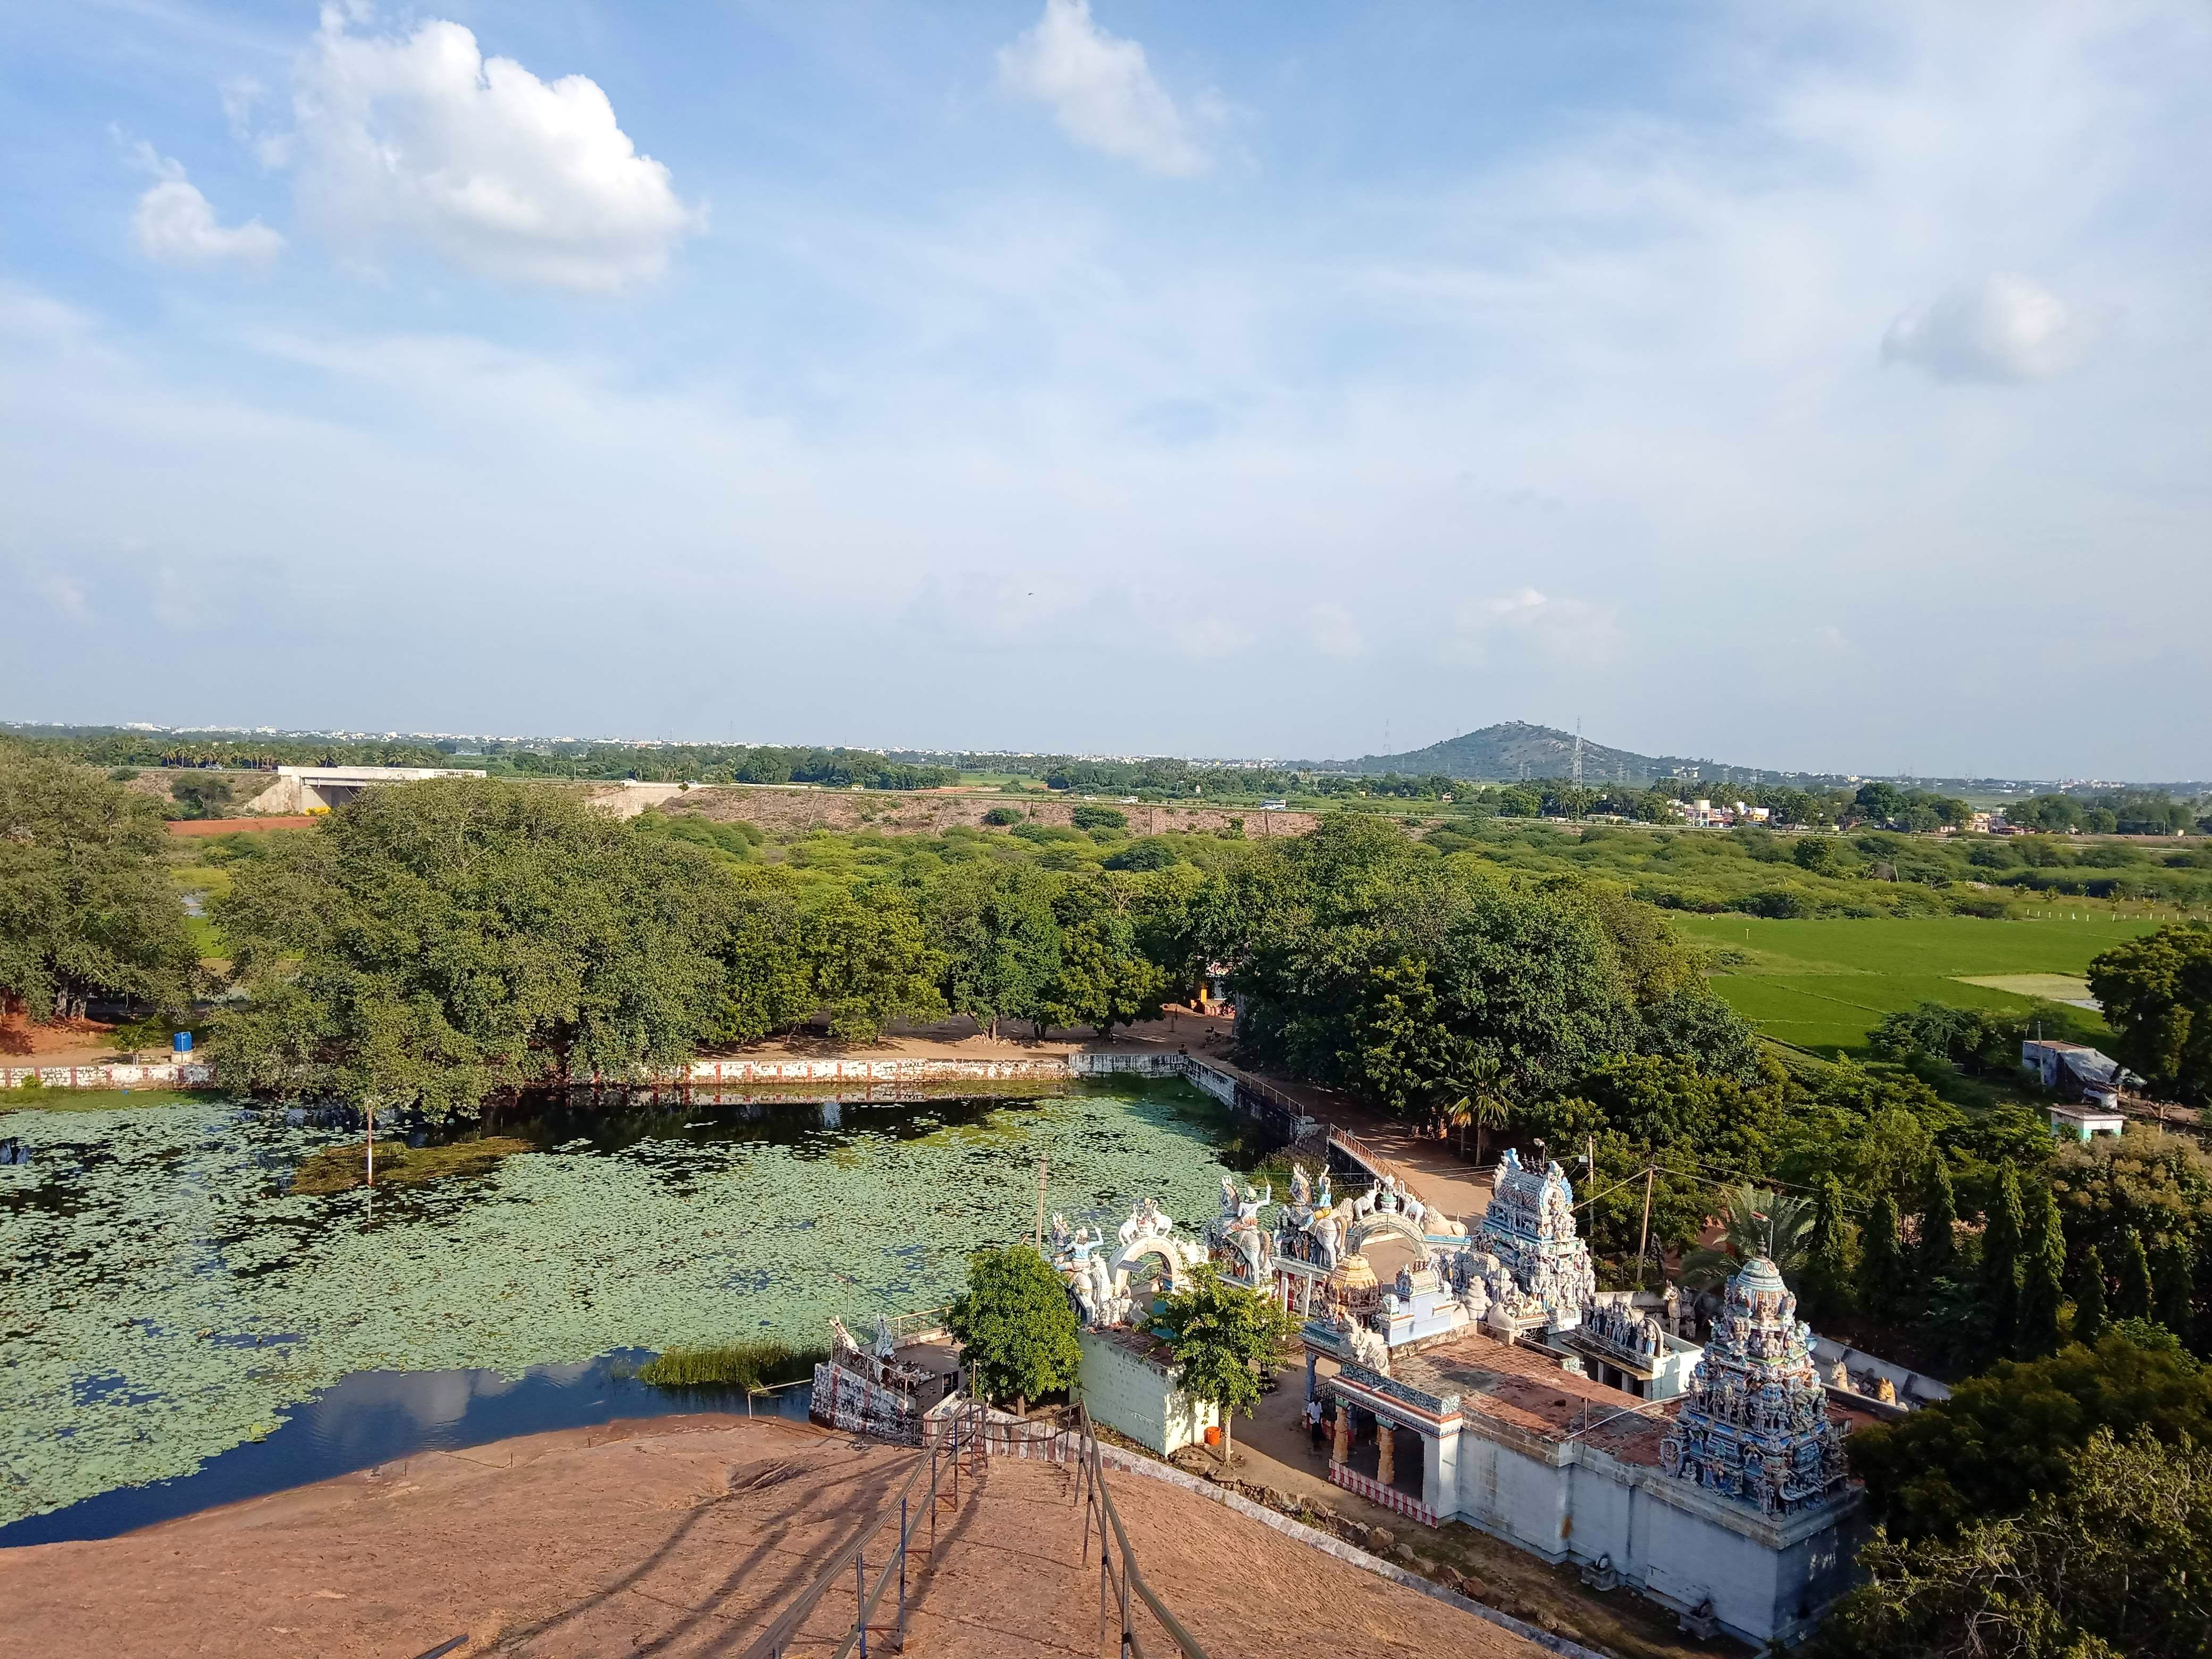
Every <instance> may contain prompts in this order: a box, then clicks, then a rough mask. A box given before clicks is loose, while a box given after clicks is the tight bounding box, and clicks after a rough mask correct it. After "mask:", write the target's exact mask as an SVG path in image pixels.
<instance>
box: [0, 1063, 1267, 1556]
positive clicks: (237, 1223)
mask: <svg viewBox="0 0 2212 1659" xmlns="http://www.w3.org/2000/svg"><path fill="white" fill-rule="evenodd" d="M935 1104H936V1105H937V1106H938V1107H940V1108H941V1106H942V1104H943V1103H935ZM694 1110H695V1111H696V1107H695V1108H694ZM793 1110H802V1109H800V1108H798V1107H794V1108H793ZM921 1110H922V1109H921V1108H919V1107H915V1106H873V1105H871V1106H859V1105H848V1107H847V1108H846V1109H844V1110H843V1111H842V1114H836V1115H829V1114H823V1115H822V1117H823V1118H825V1119H826V1118H829V1117H832V1116H834V1117H835V1120H836V1127H811V1128H806V1129H804V1130H803V1131H801V1132H799V1133H796V1134H795V1135H794V1134H793V1133H788V1125H786V1126H785V1128H786V1131H787V1132H786V1133H781V1135H780V1137H778V1138H774V1139H771V1138H769V1132H768V1130H767V1129H766V1128H763V1130H762V1131H761V1132H760V1134H761V1138H759V1139H752V1138H749V1132H748V1129H747V1128H746V1127H744V1126H738V1127H737V1128H736V1129H735V1132H734V1133H733V1132H732V1126H731V1125H729V1124H728V1123H727V1122H722V1123H719V1124H716V1125H714V1127H699V1126H698V1125H696V1124H695V1125H691V1126H687V1125H685V1124H684V1121H682V1120H681V1119H680V1118H671V1120H669V1121H668V1127H667V1129H666V1131H665V1133H647V1134H645V1135H644V1136H642V1137H641V1138H638V1137H635V1135H634V1134H633V1135H631V1136H629V1137H628V1138H626V1139H625V1143H624V1144H623V1145H621V1146H619V1147H618V1148H617V1149H616V1150H611V1151H610V1150H599V1147H598V1143H596V1142H592V1141H589V1140H586V1141H585V1142H583V1143H581V1144H579V1143H578V1142H576V1141H570V1142H568V1143H567V1144H565V1145H564V1146H562V1148H561V1149H560V1151H559V1152H558V1153H547V1152H515V1153H512V1154H510V1155H508V1156H507V1157H506V1158H504V1159H503V1160H501V1161H500V1162H499V1163H498V1164H496V1165H495V1167H493V1168H492V1169H490V1170H488V1171H487V1172H485V1173H483V1174H481V1175H479V1176H475V1177H474V1178H471V1179H467V1180H448V1181H440V1182H431V1183H428V1184H427V1185H423V1186H420V1187H415V1188H406V1189H404V1190H393V1191H390V1192H387V1191H386V1189H385V1188H384V1185H383V1181H382V1174H383V1171H382V1169H381V1163H382V1158H381V1149H380V1159H379V1162H380V1170H379V1177H380V1179H379V1184H378V1188H377V1190H376V1191H375V1193H374V1194H370V1193H369V1192H368V1191H366V1190H363V1189H361V1188H355V1189H353V1190H350V1191H343V1192H338V1193H334V1194H327V1195H318V1194H306V1193H299V1192H293V1191H288V1190H287V1189H286V1185H287V1182H286V1176H287V1175H288V1173H289V1171H290V1170H294V1169H295V1168H297V1167H298V1166H299V1165H300V1164H301V1163H302V1161H303V1160H305V1159H307V1158H311V1157H312V1156H313V1155H314V1154H315V1153H317V1152H322V1151H324V1150H325V1149H328V1148H331V1147H334V1146H338V1145H339V1144H341V1143H343V1142H344V1141H347V1140H349V1139H351V1138H352V1137H351V1135H350V1133H349V1132H345V1131H341V1130H336V1129H330V1128H319V1127H313V1126H307V1125H292V1124H288V1123H286V1122H285V1121H283V1119H282V1118H281V1117H280V1116H278V1115H274V1114H269V1113H263V1112H256V1111H252V1110H249V1109H243V1108H240V1107H235V1106H229V1105H216V1104H205V1105H197V1106H192V1107H178V1108H172V1109H167V1110H162V1111H158V1112H135V1111H131V1110H117V1111H110V1112H90V1113H76V1114H61V1113H46V1112H41V1111H26V1112H18V1113H15V1114H13V1115H11V1116H10V1117H9V1133H10V1134H11V1135H13V1136H15V1137H17V1138H19V1139H21V1141H22V1142H23V1143H24V1145H25V1146H27V1147H28V1148H29V1149H30V1150H31V1152H32V1153H33V1158H32V1161H31V1162H30V1163H28V1164H9V1165H0V1261H5V1262H6V1263H7V1264H8V1266H9V1277H10V1291H9V1299H8V1304H7V1305H6V1306H5V1308H4V1309H0V1524H4V1523H5V1522H9V1521H12V1520H15V1519H18V1518H20V1517H21V1516H26V1515H32V1514H37V1513H40V1512H41V1511H43V1510H49V1509H52V1508H56V1507H58V1506H60V1505H62V1504H69V1503H72V1502H75V1501H76V1499H78V1498H85V1497H88V1496H90V1495H92V1494H94V1493H95V1492H103V1491H106V1490H108V1489H109V1488H111V1487H113V1486H125V1485H129V1484H132V1483H134V1482H140V1481H147V1480H166V1479H169V1478H172V1477H174V1476H178V1475H182V1474H189V1473H190V1472H191V1470H193V1469H194V1468H197V1467H198V1465H199V1464H200V1463H201V1462H203V1461H204V1460H205V1459H207V1458H209V1457H210V1456H213V1455H216V1453H218V1452H221V1451H223V1450H225V1449H228V1448H229V1447H231V1446H234V1445H237V1444H239V1443H241V1442H243V1441H245V1440H246V1439H248V1438H250V1437H252V1436H254V1435H256V1434H265V1433H267V1432H268V1431H269V1430H270V1428H271V1427H272V1426H273V1425H275V1424H276V1423H277V1422H279V1421H282V1420H283V1419H284V1417H285V1415H286V1413H287V1412H288V1410H289V1408H290V1407H294V1406H296V1405H298V1404H299V1403H300V1402H301V1401H304V1400H306V1399H307V1398H308V1397H310V1396H311V1395H314V1394H316V1393H318V1392H319V1391H320V1390H322V1389H325V1388H327V1387H329V1386H330V1385H331V1383H335V1382H336V1381H337V1379H338V1378H339V1377H341V1376H344V1375H346V1374H347V1373H348V1372H351V1371H357V1370H434V1369H441V1368H447V1367H468V1366H480V1367H489V1368H496V1369H500V1370H507V1371H509V1372H511V1373H516V1374H519V1373H520V1371H522V1370H524V1369H525V1368H526V1367H529V1366H532V1365H540V1364H567V1363H574V1362H580V1361H583V1360H587V1359H590V1358H592V1357H594V1356H596V1355H599V1354H602V1353H605V1352H608V1351H610V1350H611V1349H616V1348H648V1349H653V1350H656V1351H659V1350H664V1349H671V1348H708V1347H714V1346H722V1345H726V1344H728V1343H730V1342H732V1340H738V1339H772V1340H776V1341H781V1342H784V1343H787V1344H788V1345H790V1346H793V1347H795V1348H806V1347H812V1346H817V1345H819V1344H820V1343H821V1341H822V1340H823V1334H824V1333H825V1331H826V1329H827V1321H828V1319H829V1316H831V1315H833V1314H835V1315H840V1316H844V1317H845V1318H847V1319H848V1321H854V1322H863V1323H865V1322H870V1321H872V1318H873V1316H874V1315H875V1314H876V1313H878V1312H903V1311H907V1310H914V1309H920V1308H927V1307H933V1306H936V1305H939V1304H942V1303H944V1302H945V1301H947V1300H949V1299H950V1298H951V1296H952V1295H953V1294H954V1293H955V1292H956V1291H957V1289H958V1287H959V1285H960V1284H961V1282H962V1280H963V1277H964V1274H965V1270H966V1261H967V1256H968V1254H969V1251H970V1250H972V1249H975V1248H976V1247H977V1246H979V1245H981V1244H985V1243H1000V1242H1006V1241H1010V1240H1012V1239H1015V1238H1018V1237H1024V1236H1025V1235H1026V1234H1027V1233H1028V1232H1029V1231H1030V1227H1031V1226H1032V1225H1034V1221H1035V1215H1036V1159H1037V1157H1038V1155H1039V1154H1040V1153H1042V1154H1044V1155H1046V1156H1047V1157H1048V1159H1049V1170H1050V1191H1049V1194H1048V1201H1049V1203H1050V1206H1051V1207H1052V1208H1054V1209H1055V1210H1060V1211H1064V1212H1066V1214H1067V1216H1068V1218H1069V1219H1070V1220H1071V1221H1077V1220H1089V1221H1091V1222H1092V1223H1093V1224H1096V1223H1098V1222H1101V1221H1103V1222H1105V1223H1107V1224H1108V1225H1109V1226H1110V1225H1114V1224H1115V1223H1118V1222H1119V1220H1120V1219H1121V1217H1122V1216H1124V1215H1126V1214H1127V1212H1128V1208H1129V1206H1131V1205H1132V1204H1133V1202H1134V1201H1135V1200H1137V1199H1138V1198H1139V1197H1141V1196H1144V1195H1146V1194H1152V1195H1156V1196H1158V1197H1159V1198H1160V1199H1161V1200H1163V1202H1164V1203H1165V1205H1166V1206H1167V1207H1168V1208H1169V1210H1170V1212H1172V1213H1174V1214H1176V1216H1178V1217H1181V1218H1184V1219H1186V1220H1195V1219H1197V1218H1200V1216H1202V1215H1204V1214H1208V1213H1211V1212H1212V1208H1213V1206H1214V1202H1215V1200H1216V1198H1217V1196H1218V1192H1219V1186H1220V1178H1221V1176H1223V1175H1224V1174H1225V1172H1226V1169H1225V1165H1224V1164H1221V1163H1220V1162H1219V1161H1218V1159H1217V1158H1216V1157H1215V1155H1214V1144H1213V1143H1214V1139H1215V1135H1214V1131H1213V1127H1212V1123H1211V1121H1209V1119H1208V1118H1207V1117H1206V1115H1205V1114H1204V1111H1203V1109H1196V1108H1194V1107H1193V1105H1192V1104H1191V1103H1189V1102H1188V1101H1187V1100H1182V1099H1178V1098H1177V1097H1175V1096H1173V1095H1170V1094H1166V1093H1164V1092H1161V1091H1146V1092H1144V1093H1143V1094H1142V1095H1141V1096H1138V1097H1131V1098H1124V1097H1119V1096H1115V1095H1107V1094H1103V1093H1096V1094H1094V1093H1080V1094H1074V1095H1068V1096H1062V1097H1055V1098H1054V1099H1051V1100H1048V1101H1042V1102H1037V1103H1030V1104H1024V1105H1013V1104H1009V1105H1006V1106H1004V1107H996V1108H994V1109H992V1110H989V1111H988V1112H987V1113H985V1114H984V1115H981V1117H980V1118H979V1119H977V1120H975V1121H969V1122H966V1123H957V1124H954V1125H951V1126H950V1127H931V1128H928V1129H927V1130H926V1131H925V1132H924V1133H919V1134H917V1133H915V1129H916V1127H919V1126H917V1125H916V1124H915V1121H914V1117H915V1115H917V1114H918V1113H919V1112H920V1111H921ZM799 1221H811V1222H813V1223H814V1224H815V1225H811V1226H796V1225H789V1224H791V1223H793V1222H799Z"/></svg>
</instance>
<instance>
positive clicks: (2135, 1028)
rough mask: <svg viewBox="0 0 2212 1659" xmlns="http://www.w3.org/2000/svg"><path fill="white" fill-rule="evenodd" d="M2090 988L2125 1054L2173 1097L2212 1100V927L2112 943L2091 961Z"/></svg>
mask: <svg viewBox="0 0 2212 1659" xmlns="http://www.w3.org/2000/svg"><path fill="white" fill-rule="evenodd" d="M2089 989H2090V991H2091V992H2092V993H2093V994H2094V995H2095V996H2096V998H2097V1000H2098V1001H2099V1003H2100V1004H2101V1005H2102V1006H2103V1009H2104V1015H2105V1018H2106V1022H2107V1023H2108V1024H2110V1025H2111V1026H2112V1031H2113V1046H2114V1048H2115V1051H2116V1052H2117V1053H2118V1056H2119V1058H2120V1059H2121V1060H2124V1061H2125V1062H2126V1063H2127V1064H2128V1065H2129V1066H2132V1067H2133V1068H2134V1069H2135V1070H2136V1071H2137V1072H2140V1073H2142V1075H2143V1076H2144V1077H2145V1078H2146V1079H2148V1080H2149V1082H2150V1084H2151V1086H2152V1087H2153V1088H2154V1089H2157V1090H2160V1091H2162V1092H2165V1093H2166V1094H2168V1095H2170V1096H2172V1097H2173V1098H2175V1099H2178V1100H2181V1101H2184V1102H2186V1103H2190V1104H2192V1105H2202V1104H2203V1103H2207V1102H2208V1101H2212V925H2208V924H2207V923H2204V922H2201V921H2191V922H2184V923H2181V924H2180V925H2179V926H2176V927H2161V928H2160V929H2159V930H2158V932H2156V933H2151V934H2148V935H2147V936H2146V937H2144V938H2142V939H2130V940H2128V941H2127V942H2126V943H2125V944H2124V945H2114V946H2113V947H2112V949H2111V950H2109V951H2106V952H2105V953H2104V954H2103V955H2101V956H2100V957H2097V958H2096V960H2094V961H2093V962H2092V963H2090V964H2089Z"/></svg>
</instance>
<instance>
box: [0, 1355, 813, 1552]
mask: <svg viewBox="0 0 2212 1659" xmlns="http://www.w3.org/2000/svg"><path fill="white" fill-rule="evenodd" d="M649 1358H652V1356H651V1354H650V1353H648V1352H646V1351H645V1350H643V1349H624V1350H622V1351H619V1352H615V1353H610V1354H602V1355H601V1356H600V1357H599V1358H597V1359H592V1360H586V1361H584V1362H582V1363H581V1364H566V1365H537V1366H533V1367H532V1368H531V1369H530V1370H527V1371H526V1372H525V1373H524V1374H523V1375H521V1376H503V1375H501V1373H500V1372H498V1371H495V1370H442V1371H356V1372H355V1373H354V1374H353V1375H352V1376H348V1377H346V1378H344V1379H343V1381H341V1382H339V1383H337V1384H336V1385H335V1386H334V1387H331V1388H329V1389H325V1390H324V1391H323V1392H322V1393H321V1394H319V1395H316V1396H315V1397H314V1398H313V1400H310V1401H307V1402H306V1403H305V1404H304V1405H302V1406H301V1407H299V1408H298V1409H297V1410H296V1411H295V1412H294V1413H293V1415H292V1417H291V1419H290V1420H289V1421H288V1422H286V1423H284V1424H283V1425H281V1426H279V1427H278V1428H276V1430H274V1431H271V1432H270V1434H269V1435H268V1436H267V1437H264V1438H263V1439H260V1440H255V1441H248V1442H247V1443H246V1444H244V1445H242V1446H235V1447H233V1448H232V1449H230V1450H228V1451H226V1452H223V1453H222V1454H221V1455H218V1456H216V1457H212V1458H210V1459H209V1460H208V1462H206V1463H204V1464H203V1465H202V1466H201V1467H200V1468H199V1469H198V1471H197V1473H195V1474H188V1475H185V1476H182V1477H180V1478H179V1479H177V1480H163V1481H159V1482H156V1483H155V1484H154V1485H151V1486H124V1487H119V1488H118V1489H116V1490H115V1491H112V1492H102V1493H100V1495H99V1496H98V1497H96V1498H86V1499H84V1500H83V1501H82V1502H81V1503H76V1504H70V1506H69V1507H68V1508H66V1509H60V1510H53V1511H52V1512H51V1513H49V1514H46V1515H35V1516H31V1517H30V1518H28V1519H27V1520H23V1521H18V1522H15V1524H13V1525H12V1526H6V1527H0V1547H4V1546H9V1545H16V1544H52V1543H59V1542H63V1541H68V1540H70V1539H83V1538H112V1537H114V1536H116V1535H117V1534H120V1533H125V1532H133V1531H136V1530H137V1528H141V1527H150V1526H152V1525H154V1524H155V1522H161V1521H171V1520H174V1519H176V1518H177V1517H178V1516H184V1515H191V1514H192V1513H194V1512H195V1511H197V1510H204V1509H210V1508H213V1507H215V1506H216V1505H218V1504H236V1503H240V1502H242V1501H244V1500H245V1499H246V1498H262V1497H265V1496H267V1495H268V1494H269V1493H270V1492H283V1491H284V1490H285V1489H286V1488H287V1487H290V1486H304V1485H306V1484H307V1483H309V1482H311V1481H316V1480H330V1479H331V1478H332V1477H333V1476H336V1475H341V1474H351V1473H353V1472H354V1471H356V1470H358V1469H366V1468H374V1467H375V1466H376V1465H378V1464H380V1463H386V1462H392V1461H393V1460H395V1459H398V1458H402V1457H409V1456H412V1455H414V1454H416V1453H417V1452H423V1451H453V1450H458V1449H460V1448H463V1447H466V1446H481V1445H484V1444H486V1443H489V1442H491V1441H494V1440H505V1439H508V1438H510V1437H513V1436H515V1435H523V1434H542V1433H544V1432H545V1431H547V1430H550V1429H574V1428H588V1427H590V1426H592V1425H596V1424H600V1423H611V1422H614V1421H615V1420H616V1419H619V1418H635V1417H665V1416H672V1415H677V1414H680V1413H685V1412H698V1411H726V1412H739V1413H742V1412H744V1411H747V1410H749V1409H750V1411H751V1412H753V1413H756V1414H757V1415H761V1416H786V1417H798V1418H804V1417H805V1415H806V1397H807V1391H806V1389H805V1388H804V1387H800V1388H793V1389H782V1390H780V1391H779V1392H777V1393H775V1394H772V1395H756V1396H754V1397H753V1398H752V1399H751V1400H750V1401H748V1400H747V1399H746V1397H745V1396H744V1395H742V1394H736V1393H731V1392H727V1391H722V1390H710V1389H685V1390H680V1391H679V1390H669V1389H656V1388H652V1387H650V1386H648V1385H647V1384H645V1383H640V1382H639V1381H638V1380H637V1379H636V1377H635V1376H634V1375H633V1374H632V1373H634V1372H635V1370H636V1368H637V1367H638V1366H639V1365H641V1364H643V1363H644V1362H645V1361H646V1360H647V1359H649Z"/></svg>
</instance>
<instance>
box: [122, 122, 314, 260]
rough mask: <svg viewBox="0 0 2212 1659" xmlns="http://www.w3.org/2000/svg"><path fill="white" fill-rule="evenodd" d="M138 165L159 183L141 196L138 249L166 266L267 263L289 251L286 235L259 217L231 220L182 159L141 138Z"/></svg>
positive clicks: (135, 224)
mask: <svg viewBox="0 0 2212 1659" xmlns="http://www.w3.org/2000/svg"><path fill="white" fill-rule="evenodd" d="M135 155H136V156H137V161H138V164H139V165H140V166H141V167H144V168H145V169H146V170H147V171H148V172H149V173H152V174H154V176H155V180H156V182H155V185H154V187H153V188H152V189H150V190H149V191H147V192H146V193H145V194H144V195H143V196H141V197H139V198H138V210H137V212H136V213H134V214H132V215H131V230H132V231H133V232H134V233H135V234H137V238H138V251H139V252H142V253H143V254H144V255H145V256H146V257H147V258H149V259H155V260H159V261H160V262H161V264H165V265H191V266H196V267H198V268H201V269H205V268H207V267H209V266H212V265H221V264H241V265H265V264H268V263H269V262H270V260H272V259H274V258H276V256H277V255H278V254H279V253H282V252H283V251H284V238H283V236H282V235H281V234H278V233H277V232H276V231H273V230H271V229H270V228H269V227H268V226H266V225H264V224H263V223H262V222H261V221H260V220H258V219H249V220H247V221H246V222H245V223H244V224H242V225H225V224H223V223H222V222H220V221H218V220H217V219H216V216H215V206H214V204H212V203H210V201H209V200H208V198H207V197H204V196H203V195H202V194H200V191H199V187H198V186H197V185H194V184H193V183H192V182H191V180H190V179H186V178H185V169H184V167H182V166H181V165H180V164H179V163H178V162H175V161H171V160H169V159H168V158H167V156H164V155H158V154H156V153H155V149H154V147H153V146H152V145H150V144H146V143H141V144H139V145H138V146H137V149H136V151H135Z"/></svg>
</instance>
